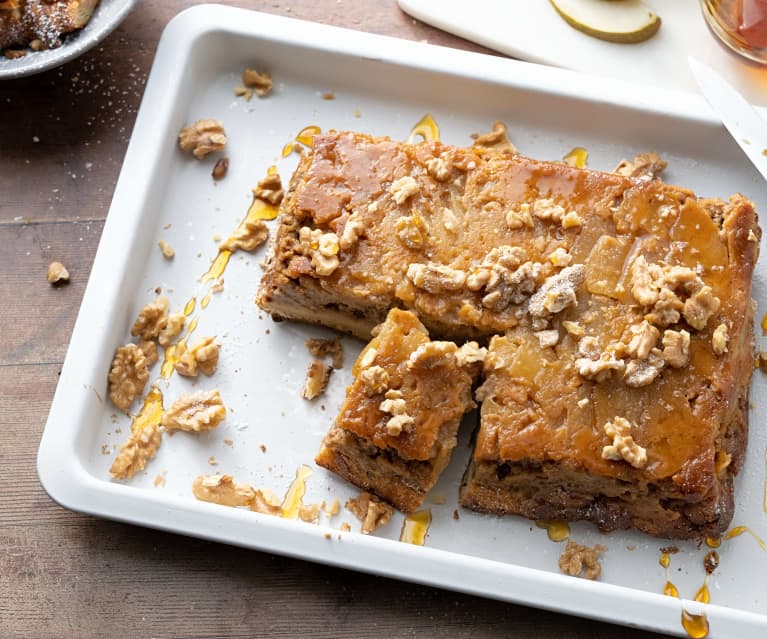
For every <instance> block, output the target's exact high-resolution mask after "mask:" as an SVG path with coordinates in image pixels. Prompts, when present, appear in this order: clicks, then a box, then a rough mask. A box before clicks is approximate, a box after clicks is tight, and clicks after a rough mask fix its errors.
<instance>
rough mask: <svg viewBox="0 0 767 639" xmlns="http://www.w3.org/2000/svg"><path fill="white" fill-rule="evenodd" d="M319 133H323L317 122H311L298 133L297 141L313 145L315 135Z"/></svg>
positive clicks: (309, 145) (305, 144)
mask: <svg viewBox="0 0 767 639" xmlns="http://www.w3.org/2000/svg"><path fill="white" fill-rule="evenodd" d="M318 133H322V129H321V128H320V127H318V126H317V125H316V124H310V125H309V126H305V127H304V128H303V129H301V130H300V131H299V132H298V134H297V135H296V142H298V143H299V144H303V145H304V146H308V147H311V146H312V143H313V142H314V136H315V135H317V134H318Z"/></svg>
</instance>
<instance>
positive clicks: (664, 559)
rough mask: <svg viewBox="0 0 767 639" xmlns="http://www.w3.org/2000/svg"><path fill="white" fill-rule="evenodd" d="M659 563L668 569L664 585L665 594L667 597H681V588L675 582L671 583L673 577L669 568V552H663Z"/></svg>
mask: <svg viewBox="0 0 767 639" xmlns="http://www.w3.org/2000/svg"><path fill="white" fill-rule="evenodd" d="M658 563H659V564H660V565H661V566H663V569H664V570H665V571H666V585H665V586H663V594H664V595H666V596H667V597H679V590H678V589H677V587H676V586H675V585H674V584H672V583H671V578H670V577H669V574H668V568H669V566H670V565H671V556H670V555H669V553H668V552H661V555H660V559H659V560H658Z"/></svg>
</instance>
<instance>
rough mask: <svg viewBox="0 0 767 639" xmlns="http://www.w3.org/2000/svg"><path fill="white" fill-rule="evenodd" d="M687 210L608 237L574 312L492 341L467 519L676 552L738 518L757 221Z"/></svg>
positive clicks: (735, 208)
mask: <svg viewBox="0 0 767 639" xmlns="http://www.w3.org/2000/svg"><path fill="white" fill-rule="evenodd" d="M703 204H705V208H704V206H702V205H701V201H696V200H694V199H688V200H687V201H686V202H685V204H684V206H683V207H682V208H681V210H679V211H675V212H674V214H673V215H674V219H673V223H672V224H671V225H670V226H669V227H668V230H667V231H666V232H660V230H661V229H662V228H664V226H665V224H663V223H662V222H661V221H659V225H658V228H657V229H656V230H655V231H653V232H650V233H647V232H646V230H640V229H638V228H636V227H634V226H633V225H631V224H627V225H625V226H623V227H622V228H619V229H616V230H617V232H616V233H615V234H612V235H604V236H603V237H601V238H600V239H599V241H598V242H597V243H596V244H595V246H594V248H593V250H592V251H591V254H590V255H589V258H588V259H587V260H586V262H585V265H584V267H583V271H584V272H583V274H582V282H581V283H580V284H578V285H577V286H576V287H575V296H574V298H573V299H572V300H571V302H572V304H571V305H569V306H568V307H567V308H564V309H562V310H561V311H560V312H558V313H556V314H551V315H549V316H548V317H547V318H546V322H545V326H544V325H541V324H538V325H536V324H535V316H536V310H537V309H538V307H539V305H545V304H546V303H548V302H551V300H553V299H554V298H555V297H556V296H555V295H553V294H552V292H553V291H555V288H551V287H550V288H549V290H548V291H545V290H543V289H544V288H545V285H544V287H542V289H540V290H539V291H538V292H536V293H535V294H534V295H533V296H532V298H531V300H530V303H529V309H530V312H531V314H532V315H533V317H534V319H533V322H532V323H531V325H530V326H519V327H517V328H514V329H512V330H511V331H509V332H508V333H507V334H506V335H503V336H496V337H494V338H493V339H492V341H491V342H490V346H489V353H488V355H487V357H486V359H485V363H484V376H485V381H484V383H483V385H482V386H481V387H480V388H479V389H478V391H477V399H478V400H480V401H481V402H482V407H481V412H480V426H479V431H478V434H477V441H476V447H475V450H474V453H473V457H472V461H471V465H470V467H469V469H468V470H467V472H466V475H465V478H464V484H463V487H462V490H461V497H460V499H461V503H462V505H464V506H466V507H468V508H472V509H474V510H479V511H486V512H492V513H504V514H506V513H510V514H517V515H523V516H525V517H529V518H532V519H564V520H568V521H573V520H580V519H583V520H589V521H592V522H594V523H596V524H597V525H598V526H599V527H600V528H601V529H603V530H613V529H616V528H637V529H639V530H642V531H644V532H647V533H649V534H652V535H658V536H662V537H672V538H686V539H689V538H702V537H704V536H717V535H719V534H721V533H722V532H723V531H724V530H725V529H726V528H727V526H728V525H729V523H730V521H731V519H732V515H733V509H734V505H733V480H734V477H735V475H736V474H737V472H738V470H739V468H740V466H741V464H742V462H743V457H744V452H745V447H746V438H747V429H748V390H749V382H750V379H751V372H752V370H753V349H754V335H753V302H752V300H751V295H750V290H751V276H752V272H753V268H754V264H755V262H756V258H757V254H758V246H759V239H760V236H761V233H760V230H759V228H758V226H757V224H756V217H755V214H754V210H753V207H752V206H751V204H750V203H749V202H747V201H746V200H745V199H744V198H741V197H733V198H732V199H731V201H730V203H728V204H725V203H724V202H703Z"/></svg>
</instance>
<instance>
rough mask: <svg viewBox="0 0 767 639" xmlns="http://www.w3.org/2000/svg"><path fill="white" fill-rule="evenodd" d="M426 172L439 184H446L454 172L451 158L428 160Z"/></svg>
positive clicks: (440, 157) (443, 157) (442, 157)
mask: <svg viewBox="0 0 767 639" xmlns="http://www.w3.org/2000/svg"><path fill="white" fill-rule="evenodd" d="M426 172H427V173H428V174H429V175H430V176H431V177H433V178H434V179H435V180H437V182H446V181H447V180H448V179H449V178H450V175H451V174H452V172H453V163H452V161H451V160H450V158H449V157H446V156H445V155H440V156H439V157H435V158H431V159H429V160H426Z"/></svg>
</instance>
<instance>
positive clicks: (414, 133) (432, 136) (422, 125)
mask: <svg viewBox="0 0 767 639" xmlns="http://www.w3.org/2000/svg"><path fill="white" fill-rule="evenodd" d="M419 136H420V137H421V138H423V141H424V142H434V141H435V140H439V125H438V124H437V121H436V120H435V119H434V117H433V116H432V114H431V113H427V114H426V115H424V116H423V117H422V118H421V119H420V120H418V123H417V124H416V125H415V126H414V127H413V129H412V130H411V131H410V135H409V136H408V138H407V141H408V144H415V141H416V138H417V137H419Z"/></svg>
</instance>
